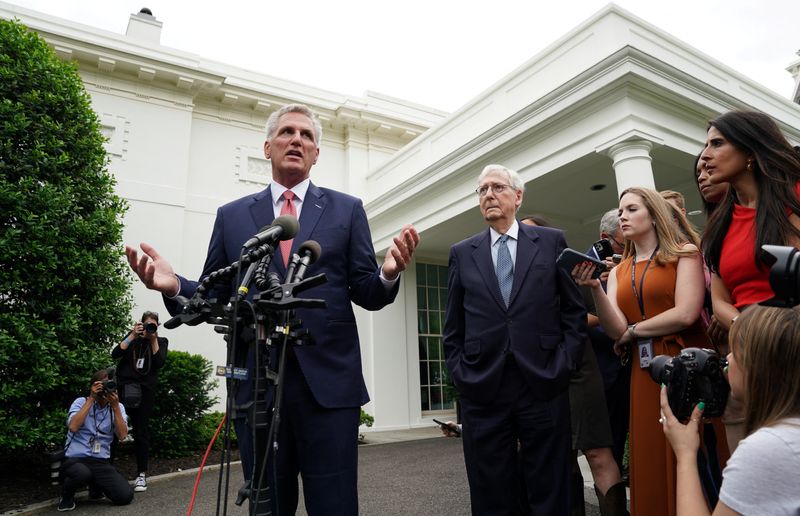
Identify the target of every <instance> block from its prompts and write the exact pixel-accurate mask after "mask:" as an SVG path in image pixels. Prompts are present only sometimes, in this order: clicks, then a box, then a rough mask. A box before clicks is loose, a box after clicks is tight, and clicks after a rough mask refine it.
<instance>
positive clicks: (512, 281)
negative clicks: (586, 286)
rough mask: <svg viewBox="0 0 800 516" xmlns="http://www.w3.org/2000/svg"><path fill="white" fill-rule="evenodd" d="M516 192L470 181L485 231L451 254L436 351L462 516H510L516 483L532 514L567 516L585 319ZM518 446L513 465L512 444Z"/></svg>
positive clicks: (499, 171)
mask: <svg viewBox="0 0 800 516" xmlns="http://www.w3.org/2000/svg"><path fill="white" fill-rule="evenodd" d="M523 190H524V185H523V183H522V180H521V179H520V177H519V175H518V174H517V173H516V172H514V171H513V170H509V169H507V168H505V167H503V166H500V165H489V166H487V167H486V168H485V169H484V170H483V172H481V175H480V177H479V179H478V189H477V193H478V196H479V198H480V209H481V213H482V214H483V217H484V219H485V220H486V222H487V224H488V225H489V228H488V229H487V230H486V231H483V232H481V233H479V234H477V235H475V236H473V237H470V238H468V239H466V240H464V241H462V242H459V243H458V244H456V245H454V246H453V247H452V248H451V250H450V270H449V279H448V291H449V294H448V299H447V312H446V320H445V328H444V348H445V355H446V360H447V367H448V368H449V370H450V373H451V376H452V378H453V380H454V382H455V385H456V388H457V389H458V391H459V394H460V396H461V416H462V422H463V442H464V456H465V461H466V466H467V476H468V479H469V486H470V498H471V502H472V514H474V515H481V516H485V515H495V514H496V515H501V514H503V515H510V514H514V511H515V510H516V501H517V493H516V490H517V489H518V485H519V482H518V480H517V478H515V477H516V475H523V476H524V479H525V482H524V484H525V486H526V488H527V491H528V502H529V504H530V507H531V511H532V513H533V514H547V515H558V514H564V515H567V514H569V513H570V490H569V472H570V450H571V443H570V419H569V398H568V395H567V385H568V384H569V378H570V373H571V371H572V370H574V368H575V366H576V364H577V363H578V362H579V358H580V355H581V352H582V350H583V346H584V342H585V339H586V311H585V309H584V307H583V302H582V300H581V295H580V292H579V291H578V288H577V287H576V286H575V283H574V281H572V278H571V277H570V275H569V273H567V272H564V271H562V270H561V269H560V268H559V267H557V266H556V263H555V262H556V258H557V257H558V255H559V253H560V252H561V251H562V250H563V249H564V248H565V247H566V242H565V240H564V236H563V233H562V232H561V231H559V230H556V229H551V228H543V227H533V226H527V225H520V224H519V223H518V222H517V220H516V218H515V216H516V212H517V210H518V209H519V206H520V204H521V203H522V196H523ZM518 446H519V453H520V459H519V467H518V466H517V453H518V450H517V447H518Z"/></svg>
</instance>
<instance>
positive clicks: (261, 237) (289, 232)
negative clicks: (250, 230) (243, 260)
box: [242, 215, 300, 249]
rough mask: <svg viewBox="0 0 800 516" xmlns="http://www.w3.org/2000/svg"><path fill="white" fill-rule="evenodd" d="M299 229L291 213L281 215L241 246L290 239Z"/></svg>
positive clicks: (247, 247)
mask: <svg viewBox="0 0 800 516" xmlns="http://www.w3.org/2000/svg"><path fill="white" fill-rule="evenodd" d="M298 229H300V224H299V223H298V222H297V219H296V218H294V217H292V216H291V215H281V216H280V217H278V218H277V219H275V220H273V221H272V224H270V225H269V226H267V227H265V228H261V231H259V232H258V233H257V234H256V235H255V236H254V237H253V238H251V239H250V240H248V241H247V242H245V243H244V245H243V246H242V248H244V249H250V248H251V247H253V246H257V245H261V244H267V243H274V242H276V241H278V240H291V239H292V238H294V236H295V235H296V234H297V230H298Z"/></svg>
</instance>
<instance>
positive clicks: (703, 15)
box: [10, 0, 800, 111]
mask: <svg viewBox="0 0 800 516" xmlns="http://www.w3.org/2000/svg"><path fill="white" fill-rule="evenodd" d="M10 1H11V3H14V4H17V5H21V6H24V7H27V8H30V9H35V10H38V11H42V12H45V13H48V14H52V15H55V16H58V17H61V18H66V19H69V20H74V21H77V22H79V23H83V24H86V25H90V26H93V27H98V28H101V29H104V30H108V31H111V32H116V33H120V34H122V33H124V32H125V29H126V27H127V24H128V18H129V16H130V14H131V13H135V12H138V11H139V9H140V8H141V7H145V6H146V7H149V8H150V9H151V10H152V11H153V14H154V15H155V17H156V18H157V19H158V20H159V21H161V22H163V24H164V26H163V31H162V34H161V43H162V44H163V45H165V46H168V47H173V48H176V49H180V50H183V51H186V52H191V53H194V54H199V55H201V56H204V57H206V58H210V59H213V60H217V61H222V62H225V63H228V64H232V65H237V66H241V67H243V68H247V69H251V70H254V71H258V72H262V73H266V74H269V75H273V76H276V77H281V78H285V79H290V80H293V81H298V82H301V83H306V84H309V85H312V86H316V87H319V88H323V89H327V90H331V91H334V92H337V93H342V94H347V95H355V96H360V95H363V93H364V92H365V91H366V90H371V91H376V92H379V93H383V94H386V95H391V96H394V97H398V98H401V99H404V100H408V101H412V102H417V103H420V104H423V105H427V106H431V107H435V108H439V109H442V110H445V111H454V110H456V109H458V108H459V107H461V106H462V105H464V104H465V103H466V102H468V101H469V100H470V99H472V98H473V97H475V96H477V95H478V94H479V93H480V92H482V91H483V90H484V89H486V88H487V87H488V86H490V85H492V84H493V83H495V82H496V81H498V80H499V79H501V78H502V77H503V76H505V75H506V74H507V73H509V72H511V71H512V70H514V69H515V68H516V67H518V66H519V65H521V64H522V63H524V62H525V61H527V60H528V59H529V58H531V57H532V56H534V55H535V54H536V53H538V52H539V51H540V50H542V49H544V48H545V47H546V46H548V45H549V44H550V43H552V42H554V41H555V40H556V39H558V38H560V37H561V36H563V35H564V34H566V33H567V32H569V31H570V30H572V29H573V28H575V27H576V26H577V25H579V24H580V23H582V22H583V21H585V20H586V19H587V18H589V17H590V16H592V15H593V14H594V13H596V12H597V11H599V10H600V9H601V8H603V7H604V6H605V5H606V4H607V3H608V2H606V1H604V0H574V1H569V0H566V1H564V0H562V1H550V2H539V1H534V0H527V1H526V0H518V1H511V0H492V1H483V2H473V1H470V0H460V1H459V0H455V1H451V0H425V1H421V0H405V1H404V2H388V1H382V0H364V1H361V0H340V1H338V2H337V1H332V0H322V1H317V0H304V1H297V0H294V1H285V0H284V1H283V2H277V1H275V0H261V1H259V0H250V1H241V0H227V1H219V2H200V1H197V0H193V1H188V0H134V1H131V0H10ZM616 3H617V5H619V6H621V7H623V8H624V9H627V10H628V11H630V12H632V13H633V14H634V15H636V16H638V17H640V18H642V19H644V20H645V21H647V22H649V23H651V24H653V25H655V26H656V27H658V28H660V29H662V30H665V31H666V32H668V33H670V34H672V35H673V36H675V37H677V38H679V39H681V40H683V41H685V42H687V43H689V44H690V45H692V46H694V47H695V48H697V49H699V50H701V51H702V52H704V53H706V54H708V55H710V56H711V57H713V58H715V59H717V60H718V61H721V62H722V63H724V64H726V65H728V66H730V67H731V68H733V69H735V70H737V71H739V72H742V73H744V74H745V75H747V76H748V77H750V78H752V79H754V80H755V81H757V82H760V83H762V84H763V85H765V86H766V87H768V88H770V89H772V90H773V91H775V92H777V93H778V94H780V95H782V96H784V97H789V96H791V94H792V91H793V87H794V82H793V80H792V78H791V76H790V75H789V73H788V72H787V71H786V67H787V66H788V65H789V64H790V63H792V62H794V61H796V60H798V59H800V58H798V56H797V55H796V53H795V52H796V51H798V49H800V30H798V23H799V22H800V0H753V1H745V0H725V1H721V0H701V1H698V0H671V1H669V0H664V1H653V0H638V1H637V0H619V1H617V2H616Z"/></svg>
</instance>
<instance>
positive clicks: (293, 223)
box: [272, 215, 300, 240]
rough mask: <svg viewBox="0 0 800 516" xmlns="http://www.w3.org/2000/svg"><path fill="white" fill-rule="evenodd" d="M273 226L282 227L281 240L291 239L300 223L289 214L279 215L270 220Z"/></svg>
mask: <svg viewBox="0 0 800 516" xmlns="http://www.w3.org/2000/svg"><path fill="white" fill-rule="evenodd" d="M272 225H273V226H280V227H281V229H283V233H281V237H280V239H281V240H291V239H293V238H294V236H295V235H296V234H297V231H298V230H299V229H300V223H299V222H297V218H295V217H293V216H291V215H281V216H280V217H278V218H277V219H275V220H273V221H272Z"/></svg>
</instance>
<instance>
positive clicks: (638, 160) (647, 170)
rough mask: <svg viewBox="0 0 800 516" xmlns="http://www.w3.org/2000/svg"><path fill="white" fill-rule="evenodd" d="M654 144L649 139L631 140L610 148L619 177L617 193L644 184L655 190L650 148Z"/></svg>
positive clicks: (617, 177)
mask: <svg viewBox="0 0 800 516" xmlns="http://www.w3.org/2000/svg"><path fill="white" fill-rule="evenodd" d="M652 148H653V144H652V143H651V142H649V141H647V140H629V141H625V142H622V143H618V144H616V145H614V146H612V147H611V148H610V149H608V155H609V156H610V157H611V159H612V160H614V175H615V176H616V179H617V195H619V194H621V193H622V192H623V191H624V190H625V189H627V188H631V187H633V186H642V187H645V188H652V189H654V190H655V188H656V182H655V179H654V178H653V167H652V164H651V162H652V161H653V159H652V158H651V157H650V150H651V149H652Z"/></svg>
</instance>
